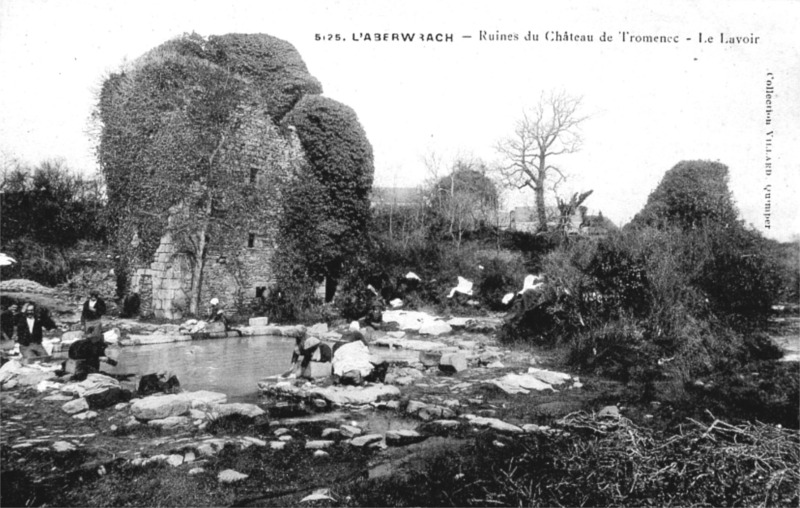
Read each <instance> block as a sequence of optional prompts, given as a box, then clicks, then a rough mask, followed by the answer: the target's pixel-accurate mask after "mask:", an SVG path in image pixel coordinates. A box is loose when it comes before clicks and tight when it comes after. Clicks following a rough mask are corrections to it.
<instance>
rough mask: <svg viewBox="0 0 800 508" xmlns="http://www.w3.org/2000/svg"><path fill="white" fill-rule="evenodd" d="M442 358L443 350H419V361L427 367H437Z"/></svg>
mask: <svg viewBox="0 0 800 508" xmlns="http://www.w3.org/2000/svg"><path fill="white" fill-rule="evenodd" d="M441 359H442V352H441V351H420V352H419V361H420V362H421V363H422V365H424V366H426V367H435V366H437V365H439V361H440V360H441Z"/></svg>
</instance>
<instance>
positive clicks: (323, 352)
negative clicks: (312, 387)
mask: <svg viewBox="0 0 800 508" xmlns="http://www.w3.org/2000/svg"><path fill="white" fill-rule="evenodd" d="M332 357H333V354H332V353H331V348H330V346H328V345H327V344H324V343H323V342H322V341H320V340H319V339H318V338H316V337H306V335H305V333H304V334H303V335H301V336H299V337H297V338H296V339H295V347H294V351H293V352H292V361H291V367H289V370H288V371H286V372H285V373H284V374H283V376H282V377H289V376H290V375H292V374H294V375H295V377H302V378H306V379H312V378H314V377H324V376H326V375H327V376H329V375H330V373H331V358H332ZM313 364H316V365H313ZM326 372H327V374H326Z"/></svg>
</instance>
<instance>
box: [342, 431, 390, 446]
mask: <svg viewBox="0 0 800 508" xmlns="http://www.w3.org/2000/svg"><path fill="white" fill-rule="evenodd" d="M380 441H383V436H382V435H381V434H367V435H364V436H358V437H356V438H353V439H351V440H350V441H348V443H350V444H351V445H353V446H359V447H361V446H368V445H371V444H373V443H377V442H380Z"/></svg>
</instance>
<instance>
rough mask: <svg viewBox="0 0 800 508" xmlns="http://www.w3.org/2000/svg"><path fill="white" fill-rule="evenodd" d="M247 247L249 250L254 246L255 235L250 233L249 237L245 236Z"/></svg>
mask: <svg viewBox="0 0 800 508" xmlns="http://www.w3.org/2000/svg"><path fill="white" fill-rule="evenodd" d="M247 246H248V247H249V248H251V249H252V248H253V247H255V246H256V234H255V233H250V234H249V235H247Z"/></svg>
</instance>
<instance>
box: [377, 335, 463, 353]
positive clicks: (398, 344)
mask: <svg viewBox="0 0 800 508" xmlns="http://www.w3.org/2000/svg"><path fill="white" fill-rule="evenodd" d="M372 344H373V345H375V346H383V347H388V348H402V349H410V350H412V351H436V350H439V349H447V348H448V347H449V346H448V345H447V344H442V343H441V342H434V341H431V340H416V339H404V338H403V339H395V338H393V337H381V338H380V339H375V341H374V342H373V343H372Z"/></svg>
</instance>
